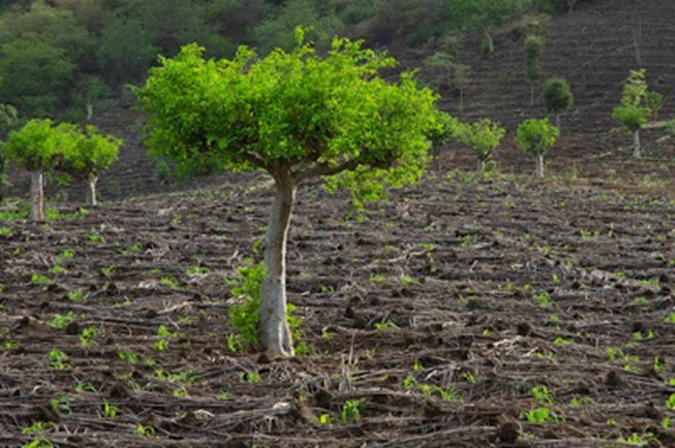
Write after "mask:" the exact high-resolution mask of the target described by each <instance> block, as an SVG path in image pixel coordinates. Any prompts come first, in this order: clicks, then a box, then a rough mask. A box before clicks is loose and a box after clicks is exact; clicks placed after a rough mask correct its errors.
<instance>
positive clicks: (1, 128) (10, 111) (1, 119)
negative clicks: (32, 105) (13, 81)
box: [0, 104, 19, 200]
mask: <svg viewBox="0 0 675 448" xmlns="http://www.w3.org/2000/svg"><path fill="white" fill-rule="evenodd" d="M18 122H19V113H18V112H17V110H16V108H15V107H14V106H12V105H11V104H0V138H2V139H4V137H5V135H6V133H7V130H9V129H11V128H13V127H14V126H16V125H17V124H18ZM3 146H4V143H2V140H0V200H1V199H2V190H3V189H4V188H5V187H7V186H8V185H10V184H9V181H8V179H7V177H6V175H5V156H4V153H3V149H2V147H3Z"/></svg>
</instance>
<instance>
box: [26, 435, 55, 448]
mask: <svg viewBox="0 0 675 448" xmlns="http://www.w3.org/2000/svg"><path fill="white" fill-rule="evenodd" d="M53 447H54V444H53V443H52V441H51V440H49V439H47V438H45V437H40V438H39V439H35V440H31V441H30V442H28V443H24V444H23V445H21V448H53Z"/></svg>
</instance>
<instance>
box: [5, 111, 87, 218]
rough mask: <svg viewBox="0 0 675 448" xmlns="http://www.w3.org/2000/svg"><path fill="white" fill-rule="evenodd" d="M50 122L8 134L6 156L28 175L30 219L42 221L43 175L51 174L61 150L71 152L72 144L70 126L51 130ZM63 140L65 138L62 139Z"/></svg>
mask: <svg viewBox="0 0 675 448" xmlns="http://www.w3.org/2000/svg"><path fill="white" fill-rule="evenodd" d="M52 124H53V123H52V121H51V120H50V119H45V120H29V121H28V122H27V123H26V124H25V125H24V126H23V127H22V128H21V129H19V130H17V131H14V132H12V133H10V134H9V139H8V140H7V144H6V145H5V155H6V157H7V159H8V160H10V161H13V162H15V163H16V164H18V165H20V166H21V167H23V168H25V169H26V170H28V171H29V172H30V174H31V187H30V218H31V219H32V220H33V221H42V220H44V189H43V188H44V187H43V184H44V173H45V172H47V171H49V170H51V169H52V168H53V167H54V166H55V165H56V163H57V162H58V160H59V158H62V157H63V154H64V152H63V151H64V150H65V151H70V150H72V149H71V148H68V146H73V145H74V144H75V140H73V139H71V138H67V136H69V135H70V126H72V125H59V126H58V127H54V126H52ZM64 136H65V137H66V138H64Z"/></svg>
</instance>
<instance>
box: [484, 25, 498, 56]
mask: <svg viewBox="0 0 675 448" xmlns="http://www.w3.org/2000/svg"><path fill="white" fill-rule="evenodd" d="M483 36H484V37H485V42H487V54H492V52H493V51H495V41H494V39H492V35H491V34H490V31H488V29H487V28H484V29H483Z"/></svg>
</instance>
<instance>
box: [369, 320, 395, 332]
mask: <svg viewBox="0 0 675 448" xmlns="http://www.w3.org/2000/svg"><path fill="white" fill-rule="evenodd" d="M373 326H374V327H375V329H376V330H378V331H384V330H391V329H398V326H397V325H396V324H395V323H394V322H392V321H390V320H385V321H382V322H375V323H374V324H373Z"/></svg>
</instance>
